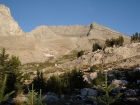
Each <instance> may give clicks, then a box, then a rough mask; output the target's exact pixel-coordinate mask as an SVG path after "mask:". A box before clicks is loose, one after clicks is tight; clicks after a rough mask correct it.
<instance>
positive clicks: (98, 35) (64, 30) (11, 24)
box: [0, 5, 130, 63]
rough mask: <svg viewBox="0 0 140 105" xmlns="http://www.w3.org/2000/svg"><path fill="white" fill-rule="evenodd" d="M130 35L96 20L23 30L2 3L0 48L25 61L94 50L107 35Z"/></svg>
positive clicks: (40, 60) (127, 37) (127, 39)
mask: <svg viewBox="0 0 140 105" xmlns="http://www.w3.org/2000/svg"><path fill="white" fill-rule="evenodd" d="M120 35H121V36H123V37H124V40H125V43H129V42H130V37H129V36H126V35H123V34H121V33H119V32H116V31H114V30H112V29H109V28H107V27H104V26H101V25H99V24H97V23H91V24H90V25H87V26H82V25H73V26H38V27H36V28H35V29H34V30H32V31H31V32H28V33H24V32H23V31H22V29H21V28H20V27H19V25H18V23H17V22H16V21H15V20H14V19H13V18H12V16H11V13H10V9H9V8H8V7H6V6H4V5H0V49H2V48H5V49H6V51H7V53H9V54H14V55H16V56H19V58H20V59H21V61H22V63H28V62H44V61H46V60H47V59H49V57H54V58H57V57H60V56H62V55H65V54H69V53H70V52H71V51H74V50H86V51H91V50H92V45H93V43H95V42H99V43H100V44H101V45H103V44H104V42H105V40H106V39H107V38H112V37H113V38H118V37H119V36H120Z"/></svg>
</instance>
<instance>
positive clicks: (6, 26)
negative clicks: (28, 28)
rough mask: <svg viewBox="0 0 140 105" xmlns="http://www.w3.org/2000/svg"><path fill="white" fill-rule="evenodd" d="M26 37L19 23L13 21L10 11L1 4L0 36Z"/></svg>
mask: <svg viewBox="0 0 140 105" xmlns="http://www.w3.org/2000/svg"><path fill="white" fill-rule="evenodd" d="M8 35H18V36H21V35H24V32H23V31H22V29H21V28H20V27H19V25H18V23H17V22H16V21H15V20H14V19H13V17H12V16H11V13H10V9H9V8H8V7H6V6H4V5H2V4H0V36H8Z"/></svg>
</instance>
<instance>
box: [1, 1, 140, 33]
mask: <svg viewBox="0 0 140 105" xmlns="http://www.w3.org/2000/svg"><path fill="white" fill-rule="evenodd" d="M0 4H4V5H5V6H7V7H9V8H10V10H11V15H12V16H13V18H14V19H15V20H16V21H17V22H18V24H19V26H20V27H21V28H22V29H23V31H24V32H29V31H31V30H33V29H34V28H35V27H37V26H40V25H46V26H52V25H65V26H66V25H75V24H79V25H89V24H91V23H92V22H96V23H98V24H100V25H103V26H106V27H109V28H111V29H114V30H116V31H118V32H121V33H123V34H127V35H132V34H134V33H135V32H139V33H140V0H0Z"/></svg>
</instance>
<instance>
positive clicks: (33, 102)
mask: <svg viewBox="0 0 140 105" xmlns="http://www.w3.org/2000/svg"><path fill="white" fill-rule="evenodd" d="M33 86H34V85H33V84H32V89H31V90H29V92H28V94H27V96H28V100H27V101H26V102H25V103H24V104H22V105H46V104H45V103H43V101H44V99H45V98H46V97H47V96H46V95H45V96H42V90H41V89H40V93H39V96H38V92H35V90H34V88H33ZM37 96H38V97H37Z"/></svg>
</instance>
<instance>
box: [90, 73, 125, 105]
mask: <svg viewBox="0 0 140 105" xmlns="http://www.w3.org/2000/svg"><path fill="white" fill-rule="evenodd" d="M95 87H96V86H95ZM96 88H97V89H98V90H99V91H101V92H104V93H105V95H104V96H98V97H92V98H93V100H96V101H98V102H99V103H103V104H105V105H110V104H111V103H114V102H115V101H116V100H117V99H118V98H119V97H120V96H121V95H122V94H121V93H118V94H117V95H116V96H110V95H109V93H110V92H111V91H112V90H113V89H114V88H115V85H113V84H110V85H108V84H107V72H106V73H105V87H96Z"/></svg>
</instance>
